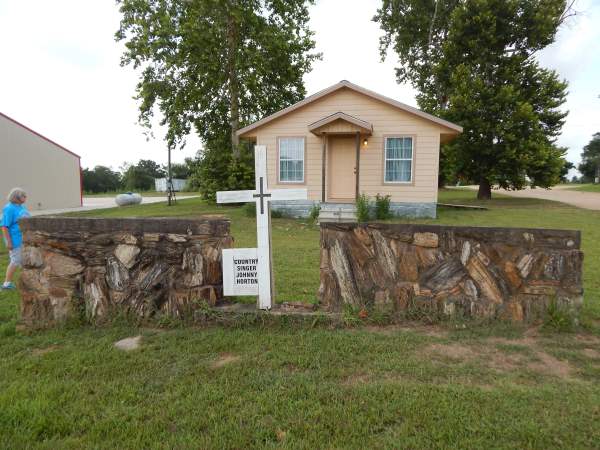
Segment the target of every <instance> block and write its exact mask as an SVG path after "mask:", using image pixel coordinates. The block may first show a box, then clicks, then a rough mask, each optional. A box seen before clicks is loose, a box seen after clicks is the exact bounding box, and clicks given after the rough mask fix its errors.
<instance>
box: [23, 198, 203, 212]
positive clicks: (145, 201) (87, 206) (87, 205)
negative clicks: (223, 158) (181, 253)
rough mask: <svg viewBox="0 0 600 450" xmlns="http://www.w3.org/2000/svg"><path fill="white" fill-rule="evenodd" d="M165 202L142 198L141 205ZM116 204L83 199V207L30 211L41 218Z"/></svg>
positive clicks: (109, 200) (111, 199)
mask: <svg viewBox="0 0 600 450" xmlns="http://www.w3.org/2000/svg"><path fill="white" fill-rule="evenodd" d="M194 197H198V196H197V195H186V196H181V197H179V196H178V197H177V200H183V199H186V198H194ZM160 202H165V203H166V202H167V197H166V196H165V197H143V200H142V205H147V204H149V203H160ZM116 207H117V204H116V203H115V198H114V197H83V206H78V207H76V208H62V209H46V210H42V211H30V212H31V215H32V216H43V215H52V214H61V213H66V212H76V211H90V210H93V209H106V208H116Z"/></svg>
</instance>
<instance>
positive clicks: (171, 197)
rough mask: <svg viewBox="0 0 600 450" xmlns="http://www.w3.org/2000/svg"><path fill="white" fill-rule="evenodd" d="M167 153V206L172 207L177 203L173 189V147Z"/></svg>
mask: <svg viewBox="0 0 600 450" xmlns="http://www.w3.org/2000/svg"><path fill="white" fill-rule="evenodd" d="M167 152H168V157H167V204H168V205H169V206H171V205H173V204H174V203H175V202H176V199H175V190H174V189H173V176H172V174H171V147H169V148H168V150H167Z"/></svg>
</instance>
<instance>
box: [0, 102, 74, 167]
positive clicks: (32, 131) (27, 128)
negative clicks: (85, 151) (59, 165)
mask: <svg viewBox="0 0 600 450" xmlns="http://www.w3.org/2000/svg"><path fill="white" fill-rule="evenodd" d="M0 116H2V117H4V118H6V119H7V120H9V121H11V122H12V123H14V124H15V125H18V126H20V127H21V128H24V129H26V130H27V131H29V132H30V133H33V134H35V135H36V136H38V137H41V138H42V139H43V140H45V141H47V142H50V143H51V144H54V145H55V146H57V147H58V148H59V149H61V150H63V151H65V152H67V153H70V154H71V155H73V156H75V157H77V158H79V159H81V156H79V155H78V154H77V153H74V152H72V151H71V150H69V149H67V148H65V147H63V146H62V145H60V144H57V143H56V142H54V141H53V140H52V139H48V138H47V137H46V136H44V135H43V134H40V133H38V132H37V131H34V130H32V129H31V128H29V127H27V126H25V125H23V124H22V123H21V122H17V121H16V120H15V119H13V118H12V117H9V116H7V115H6V114H4V113H2V112H0Z"/></svg>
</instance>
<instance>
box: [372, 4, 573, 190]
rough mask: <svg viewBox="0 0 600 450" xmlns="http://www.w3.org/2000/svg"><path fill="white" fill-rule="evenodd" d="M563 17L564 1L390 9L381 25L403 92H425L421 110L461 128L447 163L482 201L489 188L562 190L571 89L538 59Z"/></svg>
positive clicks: (388, 6)
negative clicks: (405, 85) (409, 88)
mask: <svg viewBox="0 0 600 450" xmlns="http://www.w3.org/2000/svg"><path fill="white" fill-rule="evenodd" d="M566 15H568V5H567V4H566V2H565V0H383V3H382V7H381V8H380V9H379V10H378V13H377V15H376V16H375V18H374V20H376V21H378V22H379V24H380V26H381V28H382V29H383V31H384V32H385V34H384V36H383V37H382V39H381V52H382V57H385V54H386V52H387V50H388V48H389V47H390V46H391V47H393V49H394V50H395V51H396V53H397V55H398V58H399V61H400V67H399V68H397V69H396V75H397V79H398V82H409V83H411V84H412V85H413V86H414V87H415V88H416V89H417V90H418V95H417V102H418V104H419V106H420V107H421V108H422V109H424V110H425V111H427V112H430V113H432V114H435V115H438V116H441V117H444V118H446V119H448V120H450V121H453V122H456V123H459V124H461V125H462V126H463V128H464V132H463V133H462V134H461V135H460V136H459V137H458V138H457V139H455V140H454V141H453V142H452V143H451V144H449V145H448V146H447V147H446V148H445V149H443V152H442V156H443V158H442V161H443V162H444V163H445V164H451V165H452V166H451V167H452V170H451V172H453V174H454V176H455V177H458V178H459V179H463V180H475V181H476V182H478V183H479V185H480V190H479V194H478V196H479V197H480V198H490V197H491V190H490V187H491V186H492V185H499V186H501V187H503V188H507V189H521V188H523V187H525V186H526V185H531V186H542V187H548V186H551V185H552V184H555V183H556V182H558V180H559V177H560V171H561V168H562V166H563V164H564V159H563V158H562V156H563V154H564V152H565V150H564V149H562V148H559V147H558V146H557V145H556V137H557V136H558V135H559V133H560V129H561V127H562V125H563V124H564V118H565V116H566V112H563V111H561V110H560V106H561V105H562V104H563V103H564V101H565V96H566V88H567V84H566V82H564V81H561V80H559V78H558V76H557V74H556V73H555V72H554V71H551V70H548V69H544V68H542V67H540V65H539V64H538V63H537V62H536V60H535V57H534V55H535V53H536V52H537V51H538V50H540V49H542V48H544V47H545V46H547V45H549V44H550V43H552V42H553V41H554V39H555V35H556V31H557V29H558V27H559V25H560V24H561V23H562V21H563V20H564V19H565V17H566ZM443 172H444V175H445V176H449V175H450V176H451V174H449V173H448V172H449V170H448V166H445V167H444V171H443Z"/></svg>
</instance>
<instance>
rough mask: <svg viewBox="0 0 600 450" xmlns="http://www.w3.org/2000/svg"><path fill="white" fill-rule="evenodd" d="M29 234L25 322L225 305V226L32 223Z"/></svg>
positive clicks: (221, 222)
mask: <svg viewBox="0 0 600 450" xmlns="http://www.w3.org/2000/svg"><path fill="white" fill-rule="evenodd" d="M20 224H21V229H22V230H23V238H24V247H23V271H22V273H21V277H20V281H19V288H20V290H21V299H22V300H21V316H22V320H23V321H24V322H25V323H26V324H28V325H31V326H45V325H48V324H52V323H55V322H62V321H65V320H66V319H68V318H70V317H74V316H77V317H80V316H82V315H83V316H84V317H86V318H87V319H88V320H93V321H101V320H104V319H107V318H109V317H111V316H112V315H114V314H115V313H117V314H118V313H128V314H135V315H137V316H142V317H148V316H151V315H153V314H154V313H156V312H158V311H160V312H163V313H165V314H166V315H170V316H182V315H184V314H185V313H187V312H190V311H191V310H193V309H194V308H195V307H197V306H198V304H199V301H200V300H206V301H207V302H208V303H209V304H213V305H214V304H215V303H216V302H217V301H218V300H219V299H221V298H222V292H223V291H222V269H221V249H222V248H230V247H231V246H232V243H233V239H232V237H231V236H230V234H229V221H228V220H225V219H220V218H215V219H203V218H201V219H165V218H148V219H94V218H64V217H34V218H29V219H24V220H22V221H21V222H20Z"/></svg>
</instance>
